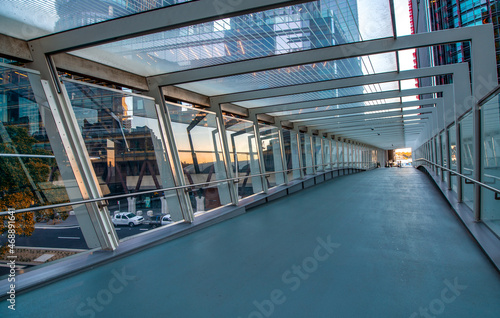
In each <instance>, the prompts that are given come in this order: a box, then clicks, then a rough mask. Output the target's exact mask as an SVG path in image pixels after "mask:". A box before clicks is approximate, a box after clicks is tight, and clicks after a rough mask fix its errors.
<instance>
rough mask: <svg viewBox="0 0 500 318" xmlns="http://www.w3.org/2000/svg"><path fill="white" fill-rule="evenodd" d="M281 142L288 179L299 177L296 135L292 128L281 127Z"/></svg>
mask: <svg viewBox="0 0 500 318" xmlns="http://www.w3.org/2000/svg"><path fill="white" fill-rule="evenodd" d="M283 142H284V148H285V160H286V164H285V167H286V169H287V170H292V171H288V172H287V175H288V181H292V180H295V179H300V170H299V169H300V163H299V146H298V135H297V133H296V132H295V131H293V130H288V129H283Z"/></svg>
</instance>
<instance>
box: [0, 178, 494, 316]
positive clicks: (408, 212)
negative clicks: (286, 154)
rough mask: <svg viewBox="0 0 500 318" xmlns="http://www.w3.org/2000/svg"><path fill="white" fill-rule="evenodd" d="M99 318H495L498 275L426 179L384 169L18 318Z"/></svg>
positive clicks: (214, 233)
mask: <svg viewBox="0 0 500 318" xmlns="http://www.w3.org/2000/svg"><path fill="white" fill-rule="evenodd" d="M94 314H95V317H123V318H124V317H180V318H188V317H218V318H225V317H231V318H238V317H241V318H247V317H252V318H258V317H261V318H262V317H287V318H290V317H314V318H316V317H356V318H357V317H411V318H414V317H453V318H457V317H482V318H485V317H495V318H497V317H500V275H499V273H498V272H497V271H496V270H495V269H494V267H493V266H492V265H491V264H490V263H489V261H488V260H487V258H486V257H485V256H484V255H483V253H482V252H481V250H480V249H479V247H478V246H477V245H476V243H475V242H474V241H473V239H472V238H471V237H470V236H469V235H468V233H467V232H466V230H465V228H464V227H463V226H462V224H460V222H459V221H458V219H457V218H456V217H455V215H454V214H453V212H452V211H451V208H450V207H449V206H448V205H447V203H446V201H445V200H444V198H443V197H442V196H441V195H440V193H439V192H438V190H437V189H436V188H435V187H434V186H433V184H432V183H431V182H430V181H429V179H428V178H427V177H426V176H425V175H424V174H423V173H420V172H419V171H417V170H415V169H413V168H404V169H398V168H381V169H377V170H373V171H369V172H364V173H359V174H355V175H352V176H346V177H341V178H337V179H334V180H330V181H327V182H325V183H323V184H321V185H317V186H314V187H312V188H309V189H306V190H303V191H300V192H298V193H296V194H293V195H291V196H289V197H285V198H282V199H279V200H276V201H273V202H271V203H269V204H266V205H264V206H260V207H257V208H255V209H253V210H250V211H249V213H247V214H245V215H242V216H239V217H237V218H234V219H232V220H229V221H225V222H223V223H220V224H217V225H215V226H212V227H209V228H206V229H204V230H201V231H198V232H196V233H194V234H190V235H188V236H185V237H182V238H180V239H176V240H174V241H171V242H168V243H165V244H162V245H159V246H156V247H153V248H151V249H148V250H146V251H143V252H140V253H137V254H134V255H132V256H129V257H127V258H124V259H121V260H118V261H115V262H113V263H110V264H107V265H104V266H101V267H99V268H96V269H93V270H91V271H88V272H85V273H82V274H79V275H76V276H73V277H71V278H68V279H65V280H63V281H59V282H56V283H54V284H51V285H48V286H45V287H42V288H40V289H37V290H35V291H32V292H29V293H26V294H21V295H18V297H17V298H16V312H15V315H13V316H18V317H94ZM11 315H12V312H10V311H9V310H8V309H7V302H5V301H4V302H2V306H1V307H0V316H1V317H10V316H11Z"/></svg>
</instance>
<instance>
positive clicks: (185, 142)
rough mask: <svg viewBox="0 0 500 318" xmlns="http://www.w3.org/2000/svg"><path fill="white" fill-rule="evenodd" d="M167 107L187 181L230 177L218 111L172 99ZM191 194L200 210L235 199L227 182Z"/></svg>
mask: <svg viewBox="0 0 500 318" xmlns="http://www.w3.org/2000/svg"><path fill="white" fill-rule="evenodd" d="M167 110H168V113H169V115H170V121H171V123H172V131H173V133H174V139H175V144H176V146H177V151H178V153H179V157H180V161H181V165H182V168H183V172H184V180H185V182H186V184H203V183H205V182H211V181H217V180H223V179H227V174H226V168H225V164H224V156H223V152H222V145H221V141H220V133H219V129H218V128H217V118H216V116H215V114H214V113H211V112H206V111H202V110H199V109H195V108H189V107H183V106H180V105H175V104H171V103H167ZM189 197H190V200H191V206H192V208H193V210H194V211H196V213H200V212H204V211H209V210H212V209H215V208H218V207H220V206H222V205H226V204H229V203H231V197H230V193H229V187H228V183H227V182H220V183H212V184H209V185H206V186H201V187H200V186H197V187H192V188H190V191H189ZM196 213H195V215H196Z"/></svg>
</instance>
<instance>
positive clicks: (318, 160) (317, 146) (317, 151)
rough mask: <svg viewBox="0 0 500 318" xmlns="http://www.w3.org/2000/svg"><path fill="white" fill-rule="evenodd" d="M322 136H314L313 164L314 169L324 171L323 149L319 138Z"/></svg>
mask: <svg viewBox="0 0 500 318" xmlns="http://www.w3.org/2000/svg"><path fill="white" fill-rule="evenodd" d="M322 139H323V138H321V137H318V136H314V137H313V140H314V165H315V166H316V171H325V166H323V153H322V152H323V149H322V146H321V140H322Z"/></svg>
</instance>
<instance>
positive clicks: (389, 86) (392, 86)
mask: <svg viewBox="0 0 500 318" xmlns="http://www.w3.org/2000/svg"><path fill="white" fill-rule="evenodd" d="M398 88H399V83H398V82H397V81H393V82H385V83H378V84H374V85H360V86H351V87H345V88H338V89H330V90H324V91H317V92H309V93H301V94H292V95H286V96H279V97H271V98H262V99H256V100H251V101H244V102H237V103H234V104H235V105H239V106H243V107H247V108H252V107H264V106H272V105H280V104H288V103H298V102H304V101H312V100H320V99H327V98H336V97H345V96H353V95H361V94H365V93H366V94H368V93H375V92H383V91H390V90H397V89H398Z"/></svg>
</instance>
